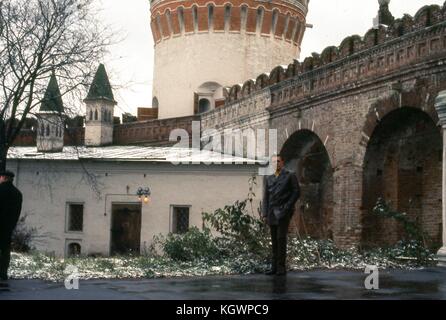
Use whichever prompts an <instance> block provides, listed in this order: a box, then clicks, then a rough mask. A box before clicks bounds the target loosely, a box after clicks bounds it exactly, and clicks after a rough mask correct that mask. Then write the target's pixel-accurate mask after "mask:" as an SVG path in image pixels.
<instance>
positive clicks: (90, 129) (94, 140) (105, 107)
mask: <svg viewBox="0 0 446 320" xmlns="http://www.w3.org/2000/svg"><path fill="white" fill-rule="evenodd" d="M84 102H85V104H86V105H87V107H86V112H87V114H86V117H85V145H86V146H90V147H97V146H104V145H110V144H112V143H113V113H114V107H115V105H116V104H117V103H116V101H115V99H114V96H113V91H112V88H111V85H110V81H109V79H108V76H107V72H106V71H105V67H104V65H103V64H100V65H99V68H98V70H97V71H96V75H95V76H94V79H93V83H92V84H91V86H90V90H89V91H88V95H87V98H86V99H85V100H84Z"/></svg>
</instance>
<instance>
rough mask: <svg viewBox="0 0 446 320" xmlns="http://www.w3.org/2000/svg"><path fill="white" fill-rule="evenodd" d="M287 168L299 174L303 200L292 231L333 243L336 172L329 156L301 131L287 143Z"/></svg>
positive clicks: (308, 133) (314, 138)
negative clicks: (334, 178) (334, 176)
mask: <svg viewBox="0 0 446 320" xmlns="http://www.w3.org/2000/svg"><path fill="white" fill-rule="evenodd" d="M281 154H282V156H283V157H284V158H285V162H286V167H287V168H288V169H289V170H291V171H294V172H296V175H297V178H298V180H299V184H300V188H301V197H300V199H299V202H298V206H297V210H296V212H295V214H294V216H293V219H292V221H291V224H290V229H291V230H290V231H291V232H294V233H297V234H298V235H299V236H304V237H306V236H309V237H312V238H314V239H333V169H332V166H331V163H330V157H329V155H328V152H327V150H326V148H325V146H324V144H323V142H322V141H321V140H320V139H319V137H318V136H317V135H316V134H315V133H314V132H312V131H310V130H299V131H296V132H295V133H293V134H292V135H291V136H290V137H289V139H288V140H287V141H286V142H285V144H284V146H283V148H282V151H281Z"/></svg>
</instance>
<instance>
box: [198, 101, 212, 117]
mask: <svg viewBox="0 0 446 320" xmlns="http://www.w3.org/2000/svg"><path fill="white" fill-rule="evenodd" d="M210 109H211V103H210V101H209V100H208V99H206V98H203V99H200V102H199V103H198V110H199V112H200V113H204V112H208V111H209V110H210Z"/></svg>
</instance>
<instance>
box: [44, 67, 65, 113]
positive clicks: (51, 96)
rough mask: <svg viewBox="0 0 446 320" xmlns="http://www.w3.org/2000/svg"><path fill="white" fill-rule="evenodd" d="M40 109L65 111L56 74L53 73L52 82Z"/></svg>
mask: <svg viewBox="0 0 446 320" xmlns="http://www.w3.org/2000/svg"><path fill="white" fill-rule="evenodd" d="M40 111H47V112H57V113H63V112H64V107H63V101H62V95H61V94H60V90H59V85H58V84H57V79H56V75H55V74H54V72H53V73H52V74H51V78H50V83H49V84H48V88H47V89H46V92H45V95H44V97H43V100H42V104H41V105H40Z"/></svg>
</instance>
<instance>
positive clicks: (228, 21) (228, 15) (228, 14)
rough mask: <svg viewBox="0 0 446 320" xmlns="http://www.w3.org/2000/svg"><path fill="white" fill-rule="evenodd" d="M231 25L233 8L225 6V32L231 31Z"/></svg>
mask: <svg viewBox="0 0 446 320" xmlns="http://www.w3.org/2000/svg"><path fill="white" fill-rule="evenodd" d="M230 25H231V6H230V5H229V4H228V5H226V6H225V30H229V27H230Z"/></svg>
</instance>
